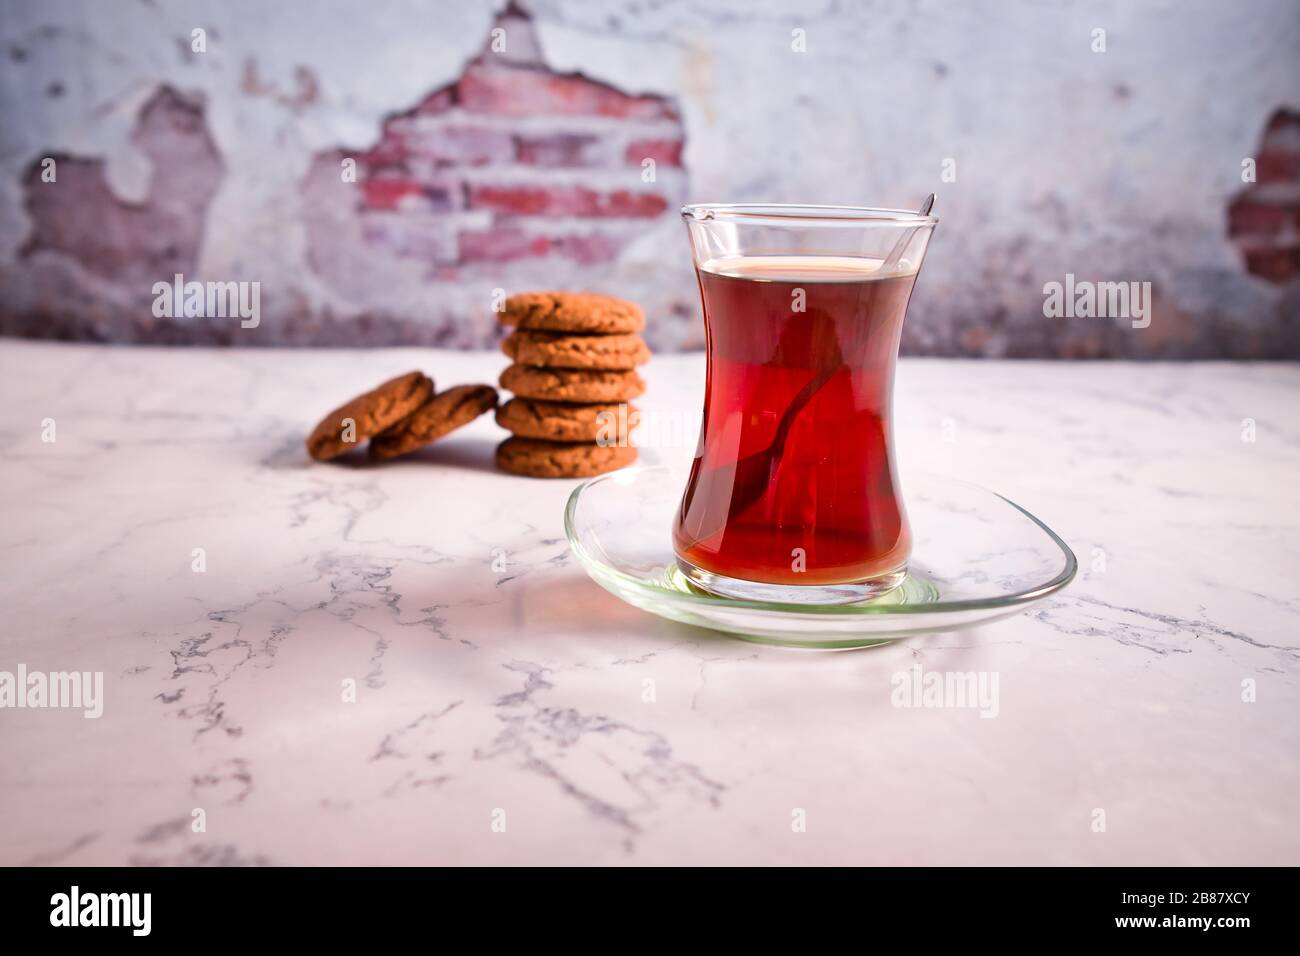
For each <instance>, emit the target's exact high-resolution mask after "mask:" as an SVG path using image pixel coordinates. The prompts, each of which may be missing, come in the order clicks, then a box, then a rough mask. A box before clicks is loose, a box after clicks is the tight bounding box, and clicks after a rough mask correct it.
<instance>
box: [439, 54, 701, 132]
mask: <svg viewBox="0 0 1300 956" xmlns="http://www.w3.org/2000/svg"><path fill="white" fill-rule="evenodd" d="M456 100H457V102H458V104H459V105H460V106H461V107H462V108H463V109H466V110H469V111H471V112H475V113H496V114H500V115H503V116H539V115H550V116H615V117H619V118H621V119H675V118H676V114H675V113H674V112H673V111H672V110H671V109H670V108H669V106H668V104H667V102H666V101H664V100H662V99H659V98H658V97H653V96H629V95H628V94H626V93H624V92H622V91H621V90H617V89H615V88H614V87H612V86H607V85H606V84H604V83H597V82H596V81H594V80H589V79H587V78H586V77H585V76H581V75H579V74H563V75H560V74H554V73H548V72H545V71H543V70H530V69H512V68H503V67H500V66H491V65H490V66H483V65H479V64H471V65H470V66H469V67H468V68H467V69H466V70H465V73H464V75H463V76H461V78H460V80H459V81H458V82H457V84H456Z"/></svg>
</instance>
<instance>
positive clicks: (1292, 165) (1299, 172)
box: [1255, 149, 1300, 184]
mask: <svg viewBox="0 0 1300 956" xmlns="http://www.w3.org/2000/svg"><path fill="white" fill-rule="evenodd" d="M1255 179H1256V181H1258V182H1259V183H1261V184H1263V183H1281V182H1290V181H1291V180H1294V179H1300V152H1291V151H1289V150H1280V149H1265V150H1264V151H1263V152H1261V153H1260V154H1259V158H1258V159H1256V160H1255Z"/></svg>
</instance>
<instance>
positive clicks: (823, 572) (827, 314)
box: [674, 206, 935, 603]
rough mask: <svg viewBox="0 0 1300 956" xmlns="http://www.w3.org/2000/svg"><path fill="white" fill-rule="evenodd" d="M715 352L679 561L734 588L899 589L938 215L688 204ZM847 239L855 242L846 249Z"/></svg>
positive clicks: (815, 597) (750, 592) (722, 587)
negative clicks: (920, 284) (909, 367)
mask: <svg viewBox="0 0 1300 956" xmlns="http://www.w3.org/2000/svg"><path fill="white" fill-rule="evenodd" d="M684 214H685V217H686V220H687V223H688V225H690V227H691V231H692V246H693V248H694V251H695V256H696V272H697V275H698V278H699V285H700V297H701V300H702V303H703V307H704V323H705V331H706V336H707V349H708V377H707V384H706V388H705V398H704V416H703V424H702V429H701V434H700V445H699V449H698V451H697V453H696V458H695V462H694V465H693V467H692V469H691V476H690V480H689V482H688V483H687V487H686V490H685V493H684V495H683V497H682V504H681V509H680V511H679V514H678V520H677V522H676V526H675V528H674V546H675V550H676V553H677V556H678V563H679V565H680V567H681V568H682V570H683V572H684V573H685V574H686V575H687V577H688V578H689V579H690V580H692V581H693V582H694V583H695V584H697V585H698V586H700V587H702V588H704V589H705V590H708V591H711V592H714V593H717V594H721V595H724V596H729V597H745V598H755V599H761V600H775V601H787V602H797V603H843V602H847V601H856V600H862V599H864V598H868V597H871V596H874V595H877V594H880V593H882V592H884V591H887V590H889V589H890V588H892V587H895V586H896V585H897V584H898V583H899V582H901V580H902V578H903V575H904V574H905V572H906V566H907V560H908V557H909V554H910V551H911V534H910V531H909V529H908V525H907V517H906V514H905V511H904V508H903V502H902V499H901V496H900V494H899V488H898V478H897V473H896V470H895V467H894V454H893V436H892V433H891V416H890V405H891V401H892V394H893V379H894V365H895V363H896V360H897V355H898V342H899V337H900V334H901V331H902V326H903V318H904V315H905V313H906V311H907V304H908V300H909V298H910V296H911V293H912V286H913V285H914V283H915V281H916V276H917V271H918V269H919V267H920V263H921V258H922V257H923V255H924V251H925V248H926V244H927V242H928V239H929V235H930V232H931V230H932V228H933V225H934V222H935V220H934V219H933V218H932V217H928V216H920V215H918V214H916V213H905V212H894V211H888V210H864V209H847V208H840V207H836V208H834V209H826V208H823V207H774V206H768V207H725V206H724V207H718V206H704V207H698V206H696V207H687V208H686V210H685V211H684ZM850 253H851V254H850Z"/></svg>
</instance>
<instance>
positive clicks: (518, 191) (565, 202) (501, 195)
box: [469, 185, 668, 217]
mask: <svg viewBox="0 0 1300 956" xmlns="http://www.w3.org/2000/svg"><path fill="white" fill-rule="evenodd" d="M469 206H470V208H471V209H487V210H490V211H492V212H500V213H511V214H515V215H522V216H538V215H564V216H631V217H644V216H657V215H659V214H660V213H662V212H663V211H664V210H665V209H667V208H668V203H667V202H666V201H665V200H664V198H663V196H660V195H659V194H657V193H652V192H631V191H629V190H626V189H616V190H614V191H612V192H599V191H597V190H595V189H589V188H587V187H586V186H557V185H547V186H532V185H529V186H523V185H519V186H503V185H471V186H470V188H469Z"/></svg>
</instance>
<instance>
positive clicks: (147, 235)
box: [20, 86, 223, 287]
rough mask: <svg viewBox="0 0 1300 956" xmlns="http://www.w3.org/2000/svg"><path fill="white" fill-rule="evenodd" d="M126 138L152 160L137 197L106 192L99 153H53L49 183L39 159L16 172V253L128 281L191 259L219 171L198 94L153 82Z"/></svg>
mask: <svg viewBox="0 0 1300 956" xmlns="http://www.w3.org/2000/svg"><path fill="white" fill-rule="evenodd" d="M131 139H132V142H134V143H135V144H136V145H137V146H138V147H139V148H140V150H141V151H142V152H143V153H144V154H145V155H146V156H147V157H148V158H149V160H150V162H151V165H152V168H153V173H152V176H151V177H150V181H149V190H148V194H147V196H146V197H145V199H144V200H143V201H142V202H127V201H126V200H123V199H120V198H118V197H117V196H116V195H115V194H114V193H113V191H112V189H111V188H110V187H109V184H108V180H107V177H106V176H105V170H104V161H103V160H102V159H83V158H79V157H74V156H67V155H60V154H55V155H54V156H53V157H51V158H53V159H55V161H56V163H57V166H56V170H57V174H58V179H57V181H56V182H54V183H46V182H43V181H42V180H41V172H42V166H41V160H40V159H37V160H34V161H33V163H32V165H31V166H30V167H29V169H28V171H27V174H26V176H25V177H24V179H23V206H24V208H25V209H26V210H27V215H28V218H29V219H30V221H31V232H30V233H29V235H28V237H27V240H26V242H25V243H24V245H23V246H22V250H21V253H20V254H21V255H24V256H27V255H31V254H33V253H36V252H39V251H41V250H50V251H54V252H59V253H63V254H65V255H68V256H71V257H72V258H73V259H75V260H77V261H78V262H79V263H80V264H81V265H82V266H83V267H84V268H85V269H87V270H88V271H90V272H93V273H96V274H97V275H100V276H104V277H106V278H109V279H112V280H114V281H118V282H124V283H132V282H134V283H137V284H139V283H146V282H147V283H152V282H154V281H156V280H158V279H170V278H171V276H172V275H174V274H175V273H177V272H182V273H192V272H193V271H194V270H195V269H196V268H197V266H198V252H199V247H200V243H201V241H202V235H203V230H204V222H205V217H206V216H207V210H208V204H209V203H210V201H211V199H212V197H213V195H214V194H215V193H216V191H217V187H218V185H219V184H220V181H221V177H222V174H223V166H222V162H221V156H220V154H219V153H218V151H217V148H216V145H215V143H214V142H213V140H212V137H211V136H210V135H209V133H208V127H207V120H206V117H205V114H204V107H203V105H202V103H201V102H199V101H197V100H193V99H191V98H189V97H186V96H184V95H182V94H181V93H180V92H179V91H177V90H174V89H172V88H171V87H168V86H164V87H160V88H159V89H158V90H157V92H155V93H154V94H153V95H152V96H151V97H149V99H148V100H147V101H146V102H145V104H144V105H143V106H142V107H141V109H140V114H139V117H138V118H137V120H136V125H135V129H134V130H133V131H132V134H131ZM146 287H147V286H146Z"/></svg>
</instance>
